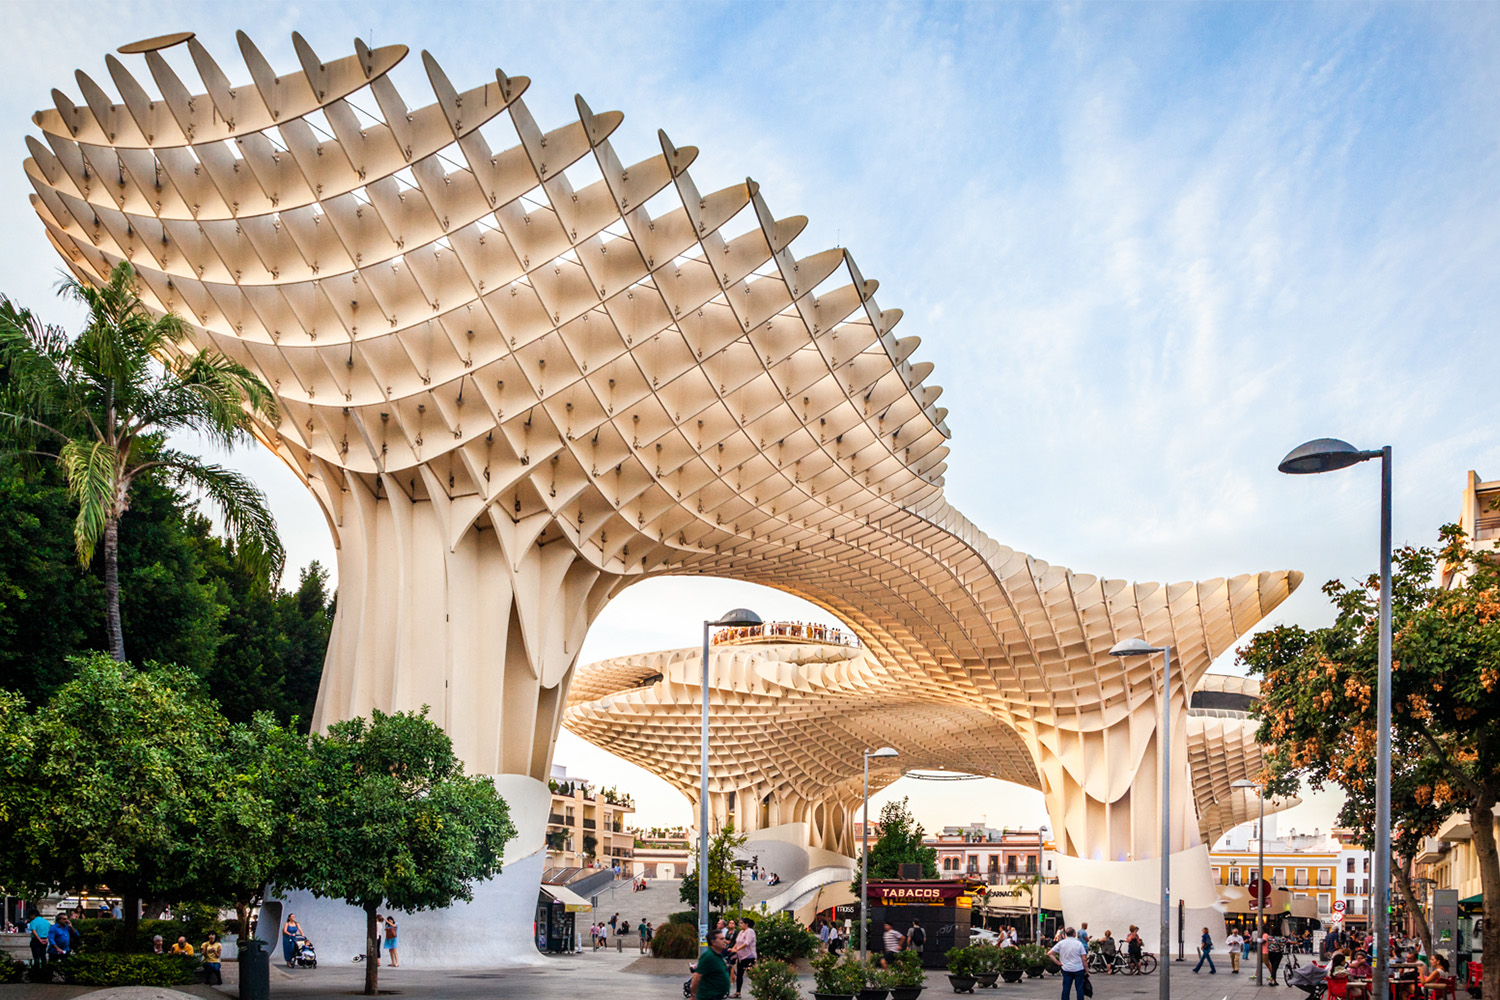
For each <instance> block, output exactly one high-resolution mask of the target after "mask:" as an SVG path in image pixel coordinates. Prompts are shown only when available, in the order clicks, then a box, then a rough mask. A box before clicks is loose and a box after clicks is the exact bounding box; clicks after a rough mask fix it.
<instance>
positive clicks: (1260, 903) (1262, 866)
mask: <svg viewBox="0 0 1500 1000" xmlns="http://www.w3.org/2000/svg"><path fill="white" fill-rule="evenodd" d="M1229 787H1230V788H1254V789H1256V792H1255V797H1256V798H1257V799H1259V800H1260V821H1259V822H1258V823H1257V824H1256V826H1255V843H1256V846H1257V847H1259V848H1260V857H1259V858H1258V859H1257V861H1256V865H1255V985H1256V986H1262V985H1264V983H1263V982H1262V980H1261V974H1260V972H1261V967H1260V962H1261V953H1260V936H1261V935H1262V934H1263V933H1265V928H1264V923H1265V913H1266V903H1267V902H1268V901H1270V898H1271V887H1270V886H1269V885H1267V884H1266V794H1265V789H1263V788H1261V787H1260V785H1258V784H1256V783H1255V782H1253V781H1248V780H1246V779H1244V778H1241V779H1240V780H1239V781H1236V782H1235V783H1234V784H1232V785H1230V786H1229ZM1262 889H1264V890H1265V896H1264V897H1262V896H1261V890H1262Z"/></svg>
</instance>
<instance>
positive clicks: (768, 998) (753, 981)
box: [750, 937, 802, 1000]
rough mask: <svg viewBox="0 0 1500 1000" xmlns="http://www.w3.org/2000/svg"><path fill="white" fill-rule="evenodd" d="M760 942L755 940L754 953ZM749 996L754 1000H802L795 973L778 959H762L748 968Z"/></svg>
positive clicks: (757, 949) (758, 949) (757, 950)
mask: <svg viewBox="0 0 1500 1000" xmlns="http://www.w3.org/2000/svg"><path fill="white" fill-rule="evenodd" d="M759 951H760V941H759V938H758V937H757V939H756V952H757V953H759ZM750 995H751V996H752V997H754V998H755V1000H802V991H801V990H800V989H798V988H797V972H796V970H795V969H793V968H792V967H791V966H790V965H787V964H786V963H785V962H783V961H781V960H780V959H775V958H762V959H758V960H757V961H756V963H755V964H754V965H752V966H750Z"/></svg>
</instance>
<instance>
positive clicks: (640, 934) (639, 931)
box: [635, 917, 646, 955]
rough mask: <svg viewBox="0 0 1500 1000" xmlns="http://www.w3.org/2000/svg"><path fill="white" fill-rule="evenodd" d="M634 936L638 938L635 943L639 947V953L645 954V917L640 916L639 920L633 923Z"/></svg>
mask: <svg viewBox="0 0 1500 1000" xmlns="http://www.w3.org/2000/svg"><path fill="white" fill-rule="evenodd" d="M635 936H636V937H637V938H638V939H639V940H638V941H637V942H636V943H637V945H638V946H639V948H640V953H641V954H642V955H644V954H646V918H645V917H642V918H641V922H640V923H638V924H636V925H635Z"/></svg>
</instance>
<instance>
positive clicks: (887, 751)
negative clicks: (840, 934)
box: [859, 747, 901, 964]
mask: <svg viewBox="0 0 1500 1000" xmlns="http://www.w3.org/2000/svg"><path fill="white" fill-rule="evenodd" d="M899 756H901V754H900V753H899V752H897V750H896V748H895V747H881V748H880V749H879V750H866V751H865V806H864V810H865V821H864V825H863V827H862V828H861V829H860V836H861V837H862V838H863V840H864V848H863V850H861V851H860V854H859V961H860V964H864V960H865V929H866V926H867V925H868V924H869V922H870V920H869V914H868V912H867V911H866V907H868V906H869V904H870V758H871V757H874V758H876V759H880V758H883V757H899Z"/></svg>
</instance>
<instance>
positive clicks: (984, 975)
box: [969, 944, 1000, 989]
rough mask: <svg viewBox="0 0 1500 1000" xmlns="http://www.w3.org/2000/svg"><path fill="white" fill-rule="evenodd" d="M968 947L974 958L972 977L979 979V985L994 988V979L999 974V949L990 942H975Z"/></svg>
mask: <svg viewBox="0 0 1500 1000" xmlns="http://www.w3.org/2000/svg"><path fill="white" fill-rule="evenodd" d="M969 948H970V950H972V951H973V952H974V957H975V959H976V964H975V968H974V978H975V979H977V980H979V985H980V986H982V987H985V988H987V989H994V988H995V980H996V979H997V978H999V976H1000V949H999V948H996V947H995V946H994V945H992V944H975V945H970V946H969Z"/></svg>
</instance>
